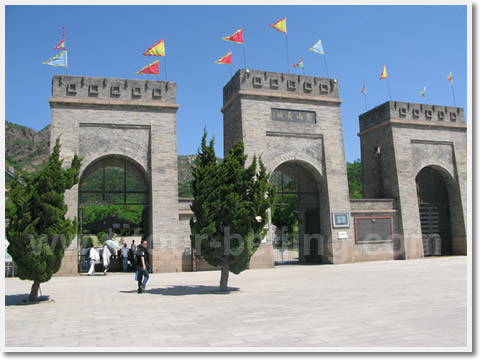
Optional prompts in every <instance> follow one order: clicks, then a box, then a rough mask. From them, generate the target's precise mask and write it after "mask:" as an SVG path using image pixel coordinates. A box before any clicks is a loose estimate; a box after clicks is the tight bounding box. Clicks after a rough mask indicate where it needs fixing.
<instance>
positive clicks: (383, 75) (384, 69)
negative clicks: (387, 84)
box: [379, 65, 387, 80]
mask: <svg viewBox="0 0 480 360" xmlns="http://www.w3.org/2000/svg"><path fill="white" fill-rule="evenodd" d="M386 78H387V67H386V66H385V65H383V70H382V73H381V74H380V79H379V80H382V79H386Z"/></svg>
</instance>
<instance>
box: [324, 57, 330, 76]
mask: <svg viewBox="0 0 480 360" xmlns="http://www.w3.org/2000/svg"><path fill="white" fill-rule="evenodd" d="M323 62H324V63H325V71H326V72H327V78H330V75H328V67H327V57H326V56H325V53H324V54H323Z"/></svg>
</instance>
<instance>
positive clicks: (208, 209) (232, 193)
mask: <svg viewBox="0 0 480 360" xmlns="http://www.w3.org/2000/svg"><path fill="white" fill-rule="evenodd" d="M206 139H207V133H206V131H204V134H203V137H202V141H201V146H200V149H199V152H198V156H197V158H196V159H195V163H194V165H195V166H194V168H193V171H192V172H193V178H194V180H193V181H192V194H193V198H194V200H193V203H192V206H191V209H192V211H193V213H194V218H192V219H191V220H190V228H191V241H192V249H195V250H196V256H198V257H201V258H203V259H205V260H206V261H207V262H208V263H209V264H210V265H213V266H216V267H220V266H221V279H220V291H222V292H224V291H227V283H228V274H229V272H230V271H231V272H233V273H234V274H239V273H241V272H242V271H243V270H245V269H248V267H249V264H250V258H251V257H252V255H253V254H254V253H255V251H256V250H257V249H258V247H259V246H260V242H261V240H262V238H263V236H264V234H265V232H264V230H263V228H264V225H265V224H266V222H267V220H268V215H267V210H268V209H269V208H270V206H271V205H272V203H273V198H274V193H275V189H274V187H273V186H271V185H270V184H269V181H268V180H269V177H270V174H268V173H267V171H266V168H265V166H264V164H263V162H262V161H261V159H260V160H258V161H257V158H256V156H254V158H253V161H252V163H251V164H250V165H249V166H248V167H246V166H245V165H246V160H247V155H245V153H244V146H243V142H241V141H240V142H239V143H237V144H236V145H235V146H234V147H233V149H231V150H230V151H229V153H228V154H227V155H226V157H225V159H224V161H223V162H222V163H220V164H219V163H217V158H216V156H215V149H214V140H213V139H212V140H210V142H209V144H208V145H207V140H206Z"/></svg>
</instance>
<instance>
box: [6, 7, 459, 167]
mask: <svg viewBox="0 0 480 360" xmlns="http://www.w3.org/2000/svg"><path fill="white" fill-rule="evenodd" d="M282 17H286V18H287V31H288V47H289V49H288V50H289V60H290V64H294V63H296V62H297V61H298V60H299V59H300V57H302V58H303V61H304V64H305V72H306V75H310V76H319V77H326V72H325V65H324V59H323V57H322V55H318V54H316V53H314V52H311V51H308V48H309V47H311V46H312V45H313V44H314V43H315V42H316V41H317V40H318V39H321V40H322V42H323V46H324V50H325V56H326V61H327V64H328V72H329V75H330V77H331V78H336V79H338V81H339V89H340V98H341V99H342V100H343V103H342V105H341V110H342V119H343V120H342V121H343V129H344V141H345V152H346V159H347V161H353V160H355V159H358V158H360V141H359V138H358V136H357V133H358V115H359V114H361V113H363V112H365V102H364V96H363V95H362V94H361V92H360V90H361V88H362V82H363V80H365V82H366V88H367V96H366V100H367V105H368V109H371V108H373V107H375V106H377V105H380V104H382V103H384V102H385V101H388V100H390V98H389V93H388V88H387V83H386V81H385V80H381V81H380V80H379V77H380V73H381V70H382V65H383V64H386V65H387V70H388V76H389V84H390V89H391V93H392V98H393V100H396V101H405V102H415V103H423V102H424V100H423V99H422V98H421V97H420V96H419V94H418V92H419V91H421V90H422V89H423V87H424V86H426V87H427V91H426V93H427V102H428V103H429V104H437V105H448V106H453V97H452V89H451V86H450V83H449V82H448V80H447V79H446V77H447V75H448V73H449V71H452V72H453V76H454V86H455V87H454V91H455V100H456V105H457V106H459V107H463V108H465V110H466V107H467V6H465V5H456V6H452V5H426V6H419V5H410V6H406V5H402V6H393V5H383V6H377V5H361V6H352V5H343V6H342V5H341V6H327V5H317V6H313V5H308V6H293V5H283V6H279V5H268V6H252V5H248V6H247V5H239V6H221V5H215V6H212V5H209V6H207V5H199V6H192V5H180V6H166V5H159V6H127V5H123V6H113V5H110V6H86V5H83V6H52V5H49V6H14V5H7V6H6V7H5V18H6V23H5V93H6V95H5V119H6V120H7V121H9V122H13V123H17V124H21V125H24V126H28V127H31V128H33V129H35V130H40V129H42V128H43V127H45V126H46V125H48V124H49V123H50V108H49V105H48V98H49V97H50V93H51V79H52V76H53V75H54V74H63V73H64V69H63V68H61V67H53V66H47V65H42V62H43V61H45V60H47V59H49V58H51V57H53V56H54V55H56V54H57V53H58V51H57V50H53V47H54V46H55V45H56V43H57V42H58V41H59V40H60V39H61V27H62V26H65V29H66V44H67V49H68V58H69V68H68V74H69V75H76V76H98V77H114V78H131V79H151V80H156V79H158V77H157V76H151V75H150V76H149V75H135V72H137V71H138V70H140V69H141V68H142V67H143V66H145V65H147V64H148V63H150V62H151V61H153V60H154V59H152V58H151V57H146V56H142V53H143V52H144V51H145V50H146V49H147V48H149V47H150V46H152V45H153V44H154V43H156V42H157V41H159V40H160V39H165V46H166V55H167V56H166V58H161V60H160V80H165V73H164V70H165V61H166V63H167V71H168V80H169V81H175V82H176V83H177V102H178V103H179V104H180V109H179V111H178V112H177V133H178V153H179V154H181V155H186V154H194V153H196V151H197V148H198V145H199V142H200V137H201V134H202V130H203V128H204V127H205V126H206V127H207V130H208V132H209V135H214V136H215V139H216V151H217V155H218V156H223V116H222V113H221V112H220V109H221V107H222V89H223V86H224V85H225V84H226V83H227V81H228V80H229V79H230V67H229V66H228V65H217V64H215V63H214V61H215V60H217V59H219V58H220V57H222V56H223V55H225V54H226V53H227V52H228V51H230V50H232V51H233V66H232V70H233V73H235V72H236V71H237V70H238V69H239V68H243V67H244V64H243V54H242V47H241V45H237V44H234V43H230V42H227V41H223V40H221V37H223V36H228V35H231V34H233V33H234V32H235V31H236V30H237V29H239V28H243V29H244V39H245V53H246V62H247V68H250V69H256V70H265V71H274V72H287V60H286V51H285V35H283V34H282V33H280V32H278V31H276V30H274V29H272V28H271V27H270V26H268V24H271V23H274V22H275V21H277V20H279V19H281V18H282ZM290 72H291V73H298V74H302V72H301V70H297V69H293V68H290ZM26 99H28V101H26Z"/></svg>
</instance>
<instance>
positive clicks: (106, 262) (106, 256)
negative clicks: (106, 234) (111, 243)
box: [102, 245, 112, 275]
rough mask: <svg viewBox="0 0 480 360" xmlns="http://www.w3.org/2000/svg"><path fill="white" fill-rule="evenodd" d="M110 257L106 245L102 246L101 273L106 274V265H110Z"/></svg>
mask: <svg viewBox="0 0 480 360" xmlns="http://www.w3.org/2000/svg"><path fill="white" fill-rule="evenodd" d="M111 257H112V253H111V252H110V249H109V248H108V246H107V245H105V246H104V247H103V253H102V258H103V275H107V270H108V265H110V258H111Z"/></svg>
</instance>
